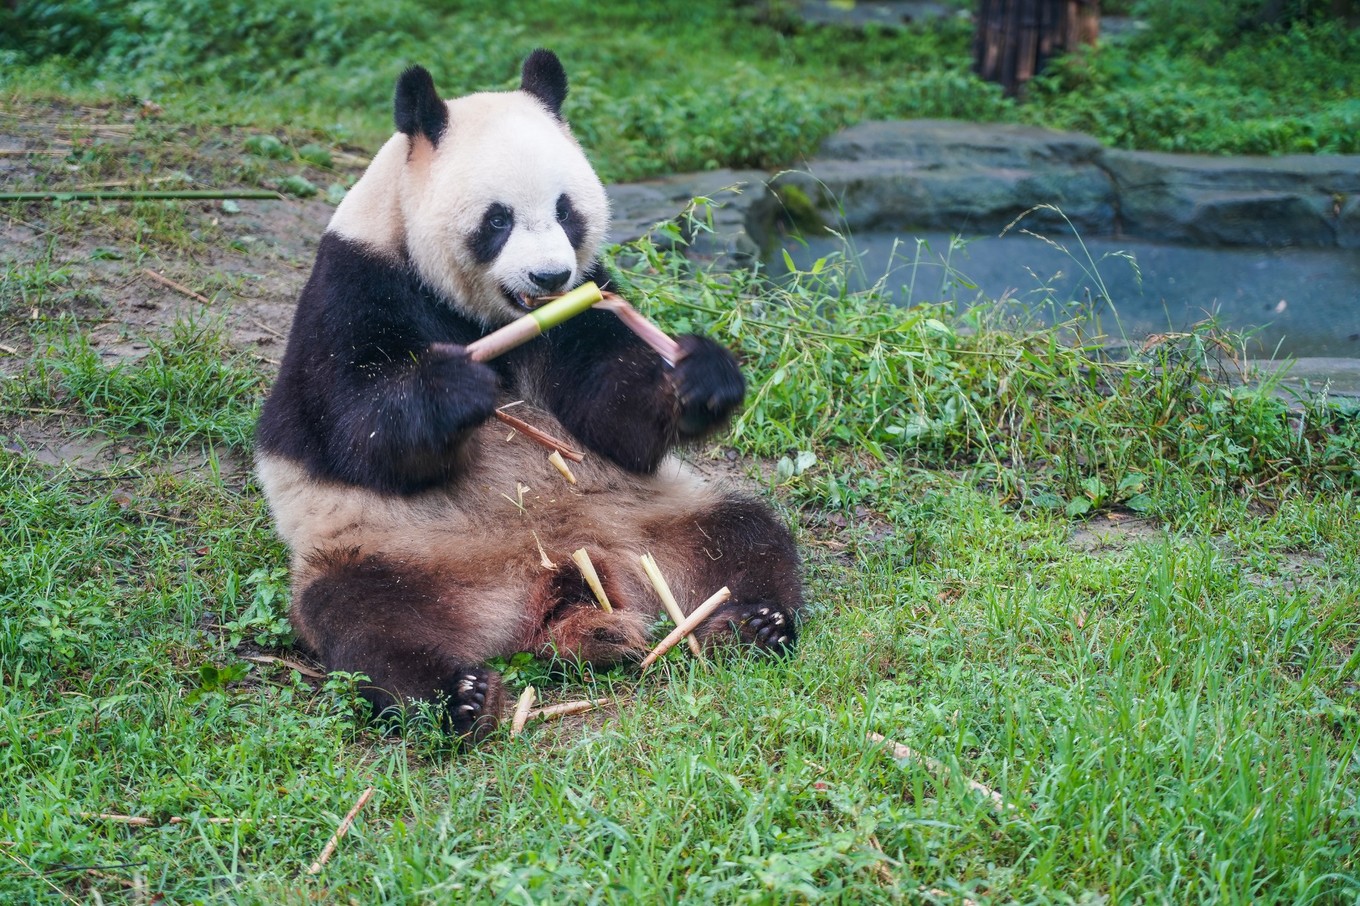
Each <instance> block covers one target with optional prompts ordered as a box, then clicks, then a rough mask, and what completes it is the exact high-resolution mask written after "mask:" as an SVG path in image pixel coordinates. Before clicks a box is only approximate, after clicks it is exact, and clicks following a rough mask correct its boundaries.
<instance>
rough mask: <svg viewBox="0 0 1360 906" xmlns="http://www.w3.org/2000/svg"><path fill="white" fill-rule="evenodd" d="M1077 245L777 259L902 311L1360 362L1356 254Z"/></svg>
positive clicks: (878, 240)
mask: <svg viewBox="0 0 1360 906" xmlns="http://www.w3.org/2000/svg"><path fill="white" fill-rule="evenodd" d="M1084 242H1085V246H1084V248H1083V245H1082V244H1081V242H1079V241H1078V240H1076V239H1075V238H1072V237H1064V238H1053V239H1051V240H1048V241H1045V240H1044V239H1040V238H1038V237H1035V236H1031V235H1026V234H1022V233H1011V234H1007V235H1005V236H1002V237H986V238H975V239H956V238H953V237H951V236H950V234H948V233H919V234H914V235H909V236H898V235H893V234H874V233H870V234H862V235H857V236H855V237H854V238H853V240H851V245H850V247H849V248H847V246H846V244H845V243H844V242H842V241H841V240H840V239H836V238H833V237H827V238H817V239H812V240H809V241H808V242H807V243H806V244H801V243H796V242H790V243H788V245H787V251H788V252H789V255H790V257H791V258H792V259H793V261H794V264H795V266H796V267H798V268H799V269H806V268H809V267H811V266H812V264H813V262H815V261H816V260H817V259H818V258H821V257H823V256H827V255H833V256H834V255H838V254H843V255H844V256H845V261H846V263H847V266H848V269H849V273H850V282H851V286H852V288H853V289H864V288H867V287H869V286H872V285H874V284H876V283H879V281H882V283H881V288H882V290H883V291H884V292H885V293H888V294H890V295H891V296H892V298H893V299H894V300H895V301H897V302H898V303H900V304H903V305H910V304H916V303H920V302H935V301H940V300H953V301H955V302H957V303H959V304H960V305H968V304H971V303H973V302H976V301H978V300H980V299H981V300H991V299H1001V298H1006V299H1009V300H1014V302H1015V303H1016V304H1017V305H1018V306H1019V310H1021V311H1025V312H1030V313H1032V314H1033V315H1034V316H1036V317H1038V318H1040V319H1041V320H1043V321H1045V322H1047V323H1052V322H1053V321H1054V320H1057V319H1062V320H1066V319H1068V318H1072V317H1080V318H1085V319H1088V320H1091V321H1092V322H1093V323H1092V325H1091V326H1092V327H1098V329H1099V331H1100V332H1102V333H1103V334H1104V335H1106V336H1110V337H1113V338H1116V339H1119V338H1123V339H1127V340H1131V341H1134V342H1139V341H1141V340H1143V339H1144V338H1146V337H1147V336H1148V335H1149V334H1152V333H1163V332H1166V331H1172V330H1182V329H1184V328H1186V327H1189V326H1191V325H1193V324H1195V323H1197V322H1200V321H1203V320H1205V319H1206V318H1209V317H1214V318H1216V319H1217V321H1218V323H1219V324H1221V325H1222V326H1223V327H1226V328H1228V329H1231V330H1234V331H1250V332H1251V337H1250V340H1249V344H1248V352H1249V354H1250V355H1252V356H1253V357H1260V358H1281V357H1289V358H1312V357H1323V358H1333V359H1360V250H1341V249H1241V248H1224V249H1218V248H1190V247H1184V246H1169V245H1157V244H1155V243H1149V242H1134V241H1128V240H1109V239H1088V240H1084ZM781 259H782V255H780V254H778V253H776V254H775V255H774V256H773V258H772V259H771V261H772V263H771V270H772V272H773V273H774V274H775V275H781V274H783V275H787V273H788V271H787V267H786V266H785V265H784V263H783V262H782V260H781ZM1096 319H1098V324H1097V323H1095V322H1096ZM1357 365H1360V362H1343V363H1338V369H1339V370H1340V371H1344V372H1351V371H1352V370H1353V369H1354V368H1355V367H1356V366H1357Z"/></svg>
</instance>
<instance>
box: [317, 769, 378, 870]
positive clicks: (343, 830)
mask: <svg viewBox="0 0 1360 906" xmlns="http://www.w3.org/2000/svg"><path fill="white" fill-rule="evenodd" d="M373 789H374V788H373V787H369V788H368V789H366V790H364V791H363V792H362V793H360V794H359V799H358V801H357V802H355V803H354V807H353V808H351V809H350V810H349V812H348V813H347V814H346V815H345V817H344V818H343V819H341V821H340V826H339V827H337V828H336V829H335V833H333V834H331V838H330V839H329V840H327V841H326V846H325V847H324V848H323V849H322V850H321V855H319V856H317V857H316V861H315V862H313V863H312V864H311V865H310V866H308V868H307V874H309V875H315V874H320V873H321V869H322V868H324V867H325V866H326V863H327V862H329V861H330V860H331V856H332V855H333V854H334V853H335V848H336V847H337V846H339V845H340V841H341V840H343V839H344V838H345V834H348V833H349V828H350V825H352V824H353V823H354V819H355V818H357V817H359V810H360V809H361V808H363V807H364V804H365V803H366V802H368V800H369V798H370V797H371V796H372V795H373Z"/></svg>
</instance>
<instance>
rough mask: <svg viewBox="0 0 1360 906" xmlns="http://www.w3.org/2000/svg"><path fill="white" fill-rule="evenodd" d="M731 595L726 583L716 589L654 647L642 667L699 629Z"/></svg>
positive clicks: (647, 665) (651, 662) (644, 659)
mask: <svg viewBox="0 0 1360 906" xmlns="http://www.w3.org/2000/svg"><path fill="white" fill-rule="evenodd" d="M730 597H732V591H731V589H729V588H728V587H727V586H726V585H724V586H723V587H722V588H720V589H718V590H717V591H715V592H714V593H713V596H712V597H710V598H709V599H708V600H707V601H705V602H704V603H702V604H700V605H699V606H698V607H696V608H694V612H693V613H691V614H690V615H689V616H688V617H686V618H685V622H683V623H681V624H680V625H679V626H677V627H675V628H674V629H673V630H671V633H670V635H668V636H666V637H665V638H664V639H662V640H661V643H660V644H659V645H657V646H656V647H655V648H653V649H652V651H651V653H650V654H648V655H647V656H646V657H645V658H643V659H642V669H643V670H646V669H647V668H648V667H650V666H652V664H654V663H656V659H657V658H659V657H661V655H663V654H665V653H666V652H667V651H670V650H671V649H672V648H674V647H675V646H676V644H677V643H679V641H680V640H681V639H683V638H685V637H686V636H688V635H689V634H690V633H691V632H693V631H694V630H696V629H698V628H699V624H700V623H702V622H703V621H704V620H706V619H708V618H709V617H710V616H712V615H713V611H715V610H717V609H718V608H719V607H721V606H722V605H723V603H724V602H726V601H727V599H728V598H730Z"/></svg>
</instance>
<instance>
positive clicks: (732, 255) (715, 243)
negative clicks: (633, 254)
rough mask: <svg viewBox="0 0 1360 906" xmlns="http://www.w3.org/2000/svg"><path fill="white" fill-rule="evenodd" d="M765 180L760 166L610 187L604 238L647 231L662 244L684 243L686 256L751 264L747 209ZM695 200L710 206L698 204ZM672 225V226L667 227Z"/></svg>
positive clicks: (629, 237) (753, 250)
mask: <svg viewBox="0 0 1360 906" xmlns="http://www.w3.org/2000/svg"><path fill="white" fill-rule="evenodd" d="M767 179H768V176H767V174H766V173H765V172H764V171H761V170H710V171H706V172H702V173H681V174H677V175H675V176H667V177H663V178H661V179H649V180H645V181H643V182H635V183H623V184H619V185H612V186H609V187H607V188H608V192H609V204H610V207H611V209H612V212H613V222H612V223H611V226H610V231H609V238H608V241H609V242H613V243H625V242H632V241H633V240H635V239H639V238H641V237H642V236H645V235H648V234H650V235H651V236H652V239H653V241H654V242H656V244H657V245H659V246H661V247H663V248H672V247H674V246H676V245H684V246H686V247H687V254H689V255H690V257H693V258H696V259H700V260H704V261H709V262H712V263H714V264H717V265H718V266H720V267H745V266H749V265H750V264H752V263H754V261H755V258H756V255H757V252H758V249H757V247H756V245H755V243H754V242H753V241H752V240H751V238H750V237H749V236H748V235H747V229H746V220H747V210H748V208H750V206H751V205H752V204H754V203H755V201H756V200H757V199H759V198H760V197H761V196H762V195H763V194H764V186H765V181H766V180H767ZM696 198H706V199H708V200H709V202H710V204H700V205H698V206H697V207H696V206H694V204H693V202H694V200H695V199H696ZM686 212H691V213H692V216H689V217H687V216H685V215H686ZM671 224H673V225H675V227H676V229H673V230H671V229H667V228H666V227H667V225H671Z"/></svg>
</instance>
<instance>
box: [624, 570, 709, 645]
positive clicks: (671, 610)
mask: <svg viewBox="0 0 1360 906" xmlns="http://www.w3.org/2000/svg"><path fill="white" fill-rule="evenodd" d="M638 561H639V562H640V563H641V564H642V570H643V572H645V573H646V574H647V578H648V579H650V580H651V582H652V588H655V589H656V596H657V597H658V598H660V599H661V606H662V607H664V608H666V613H667V614H669V615H670V618H671V619H672V620H674V621H675V625H676V626H679V625H680V624H681V623H683V622H685V612H684V611H683V610H681V609H680V605H679V604H678V603H676V600H675V595H673V594H671V587H670V586H669V585H667V584H666V577H665V576H663V575H661V570H660V569H659V568H658V567H657V565H656V558H655V557H653V556H652V555H651V554H643V555H642V556H641V557H638ZM685 641H686V642H688V643H689V650H690V652H691V653H692V654H693V655H694V656H695V657H699V658H701V657H703V656H704V653H703V649H701V648H700V647H699V640H698V639H696V638H695V637H694V636H692V635H687V636H685Z"/></svg>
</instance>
